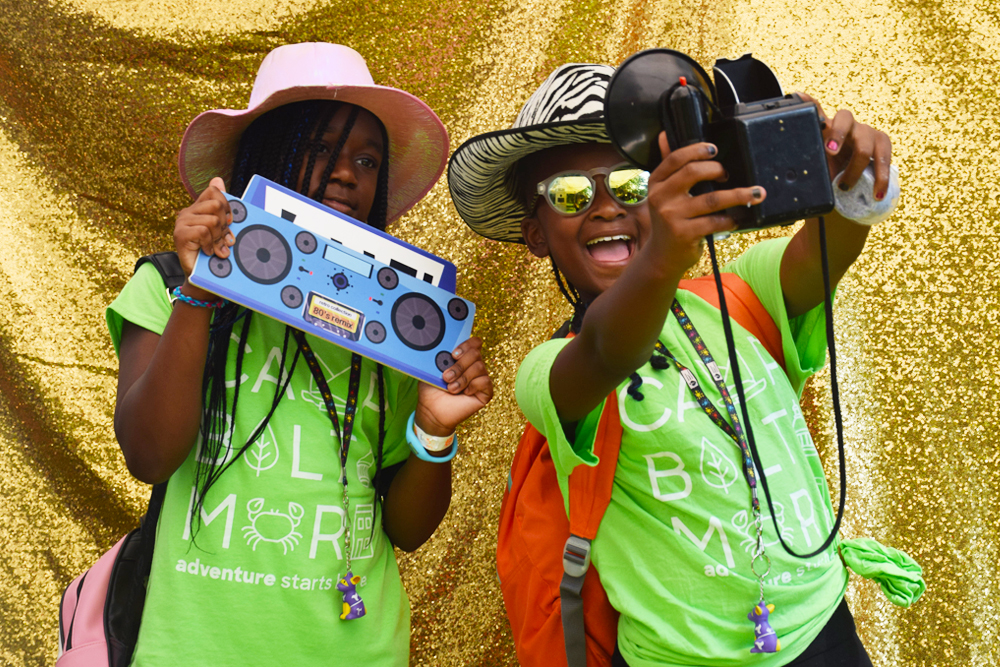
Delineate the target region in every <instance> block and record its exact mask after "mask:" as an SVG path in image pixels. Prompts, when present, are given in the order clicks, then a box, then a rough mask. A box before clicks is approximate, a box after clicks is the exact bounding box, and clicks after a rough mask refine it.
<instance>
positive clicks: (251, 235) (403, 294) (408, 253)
mask: <svg viewBox="0 0 1000 667" xmlns="http://www.w3.org/2000/svg"><path fill="white" fill-rule="evenodd" d="M256 178H257V177H255V180H256ZM279 188H280V186H277V185H275V184H273V183H271V182H270V181H267V180H265V179H260V180H259V181H258V183H257V188H256V190H255V192H253V193H251V189H250V187H248V188H247V193H250V195H251V196H260V195H261V192H262V191H264V190H265V189H268V190H271V189H273V190H274V191H275V192H279V193H280V194H289V193H290V191H288V190H286V189H284V188H280V190H279ZM281 191H284V192H281ZM290 194H292V195H295V193H290ZM226 197H227V198H228V199H229V203H230V207H231V209H232V213H233V222H232V226H231V230H232V232H233V234H234V236H235V237H236V242H235V244H234V245H233V247H232V252H231V254H230V256H229V257H228V258H226V259H223V258H220V257H216V256H214V255H211V256H209V255H206V254H205V253H200V254H199V256H198V260H197V262H196V263H195V268H194V272H193V273H192V274H191V277H190V280H191V282H192V284H194V285H197V286H198V287H201V288H202V289H205V290H208V291H209V292H213V293H215V294H218V295H219V296H222V297H224V298H226V299H229V300H231V301H234V302H236V303H238V304H240V305H242V306H245V307H247V308H249V309H251V310H254V311H256V312H259V313H263V314H264V315H267V316H268V317H271V318H274V319H276V320H278V321H280V322H284V323H285V324H288V325H290V326H293V327H295V328H296V329H301V330H302V331H305V332H307V333H310V334H313V335H314V336H318V337H320V338H323V339H324V340H328V341H330V342H331V343H334V344H336V345H339V346H341V347H344V348H346V349H348V350H350V351H352V352H357V353H358V354H360V355H363V356H365V357H368V358H369V359H372V360H374V361H377V362H379V363H381V364H384V365H386V366H389V367H390V368H394V369H396V370H398V371H401V372H403V373H406V374H407V375H410V376H412V377H415V378H417V379H418V380H422V381H424V382H427V383H429V384H433V385H435V386H438V387H442V388H443V387H446V383H444V382H443V381H442V380H441V374H442V373H443V372H444V371H445V370H446V369H447V368H448V367H450V366H451V365H452V364H453V363H455V360H454V358H453V357H452V356H451V351H452V350H453V349H455V347H456V346H457V345H458V344H459V343H461V342H462V341H464V340H466V339H467V338H469V336H471V335H472V323H473V319H474V317H475V312H476V306H475V304H473V303H472V302H470V301H466V300H465V299H462V298H460V297H458V296H455V294H454V293H453V292H449V291H448V290H446V289H442V288H441V287H437V286H435V285H434V284H432V281H433V280H437V281H438V282H440V283H442V284H448V283H450V284H454V276H455V267H454V265H453V264H451V263H450V262H447V261H446V260H443V259H441V258H439V257H436V256H434V255H432V254H430V253H428V252H426V251H424V250H421V249H419V248H415V247H414V246H411V245H409V244H406V243H403V242H402V241H400V240H398V239H395V238H393V237H391V236H389V235H388V234H381V233H379V234H378V237H379V239H378V243H383V242H384V240H385V239H389V240H391V243H392V247H390V246H383V245H373V242H372V239H371V235H370V234H368V233H367V232H368V230H369V229H370V228H366V229H362V230H361V231H362V232H364V233H357V232H355V231H354V230H352V229H350V228H348V227H347V226H343V221H344V220H346V221H347V222H348V223H349V224H350V225H351V226H353V227H361V223H358V222H357V221H353V220H351V219H350V218H346V216H342V215H339V214H336V212H331V213H332V214H333V215H334V216H335V217H336V218H338V219H339V220H338V221H337V224H339V225H342V226H341V227H340V228H338V230H337V233H338V235H340V236H342V237H344V238H348V237H349V238H350V239H351V240H352V242H354V243H358V242H359V241H358V240H359V239H360V240H361V242H364V243H366V244H368V245H366V246H364V247H366V248H373V249H374V250H376V251H377V252H378V253H379V256H380V257H381V258H385V259H389V260H390V261H389V262H388V263H384V262H382V261H379V260H378V259H375V258H373V257H372V256H371V254H374V253H373V252H371V251H367V252H366V251H362V252H358V251H356V250H354V249H352V248H351V247H349V246H347V244H346V243H341V242H339V241H338V240H333V239H329V238H325V237H323V236H321V235H319V234H317V233H315V232H314V231H310V230H309V229H306V228H304V227H303V226H299V225H298V224H296V223H293V222H291V221H289V220H288V219H287V216H286V218H282V217H279V216H277V215H272V214H271V213H268V212H267V211H265V210H263V209H262V208H259V207H257V206H255V205H253V204H252V203H250V202H249V201H248V199H250V198H251V197H248V196H247V195H246V194H245V195H244V198H243V199H240V198H237V197H233V196H231V195H226ZM294 198H295V200H296V202H297V203H294V204H293V205H294V206H296V212H295V216H296V220H297V221H298V220H299V216H302V215H303V214H305V217H310V216H313V217H314V218H315V217H316V213H315V212H313V211H309V210H308V209H309V208H319V207H320V205H319V204H317V203H316V202H313V201H311V200H307V199H305V198H303V197H301V196H300V195H295V197H294ZM257 201H260V199H258V200H257ZM284 203H285V204H289V203H290V202H288V201H286V202H284ZM304 203H305V206H304V205H303V204H304ZM322 209H323V210H322V211H320V213H324V214H325V213H326V212H328V211H330V209H327V208H326V207H322ZM284 210H285V211H288V208H285V209H284ZM312 226H313V228H315V225H312ZM370 231H371V232H377V230H370ZM397 258H402V259H397ZM393 262H395V264H394V265H393ZM400 265H403V266H405V267H406V269H405V270H403V269H400V268H399V267H400ZM411 271H416V272H418V274H421V276H420V277H415V276H414V275H413V274H412V273H411Z"/></svg>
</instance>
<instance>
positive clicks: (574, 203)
mask: <svg viewBox="0 0 1000 667" xmlns="http://www.w3.org/2000/svg"><path fill="white" fill-rule="evenodd" d="M548 196H549V203H550V204H552V208H554V209H555V210H557V211H559V212H561V213H567V214H573V213H579V212H580V211H582V210H583V209H585V208H587V205H588V204H589V203H590V200H591V198H592V197H593V196H594V182H593V181H591V180H590V179H589V178H588V177H586V176H577V175H568V176H559V177H557V178H555V179H553V180H552V182H551V183H549V194H548Z"/></svg>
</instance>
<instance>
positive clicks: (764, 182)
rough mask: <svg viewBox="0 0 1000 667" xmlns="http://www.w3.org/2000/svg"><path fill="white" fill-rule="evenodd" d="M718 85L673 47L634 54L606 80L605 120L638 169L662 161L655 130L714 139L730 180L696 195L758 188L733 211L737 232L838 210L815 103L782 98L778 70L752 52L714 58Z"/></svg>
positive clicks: (684, 138)
mask: <svg viewBox="0 0 1000 667" xmlns="http://www.w3.org/2000/svg"><path fill="white" fill-rule="evenodd" d="M714 71H715V84H714V85H713V83H712V81H711V80H710V79H709V78H708V74H707V73H706V72H705V70H704V69H702V67H701V66H700V65H699V64H698V63H697V62H695V61H694V60H693V59H692V58H690V57H688V56H687V55H685V54H683V53H680V52H678V51H673V50H670V49H649V50H646V51H640V52H639V53H636V54H633V55H632V56H630V57H629V58H628V59H627V60H625V62H623V63H622V64H621V65H620V66H619V67H618V70H617V72H615V75H614V76H613V77H612V79H611V82H610V84H609V85H608V91H607V96H606V98H605V109H604V111H605V113H604V118H605V123H606V125H607V130H608V136H609V137H610V138H611V143H612V144H613V145H614V146H615V147H616V148H617V149H618V151H619V152H620V153H621V154H622V155H623V156H625V158H626V159H628V161H629V162H631V163H632V164H635V165H637V166H640V167H642V168H643V169H647V170H649V171H652V170H653V169H655V168H656V166H657V165H658V164H659V163H660V160H661V155H660V149H659V144H658V143H657V137H658V136H659V133H660V132H661V131H665V132H666V134H667V140H668V142H669V144H670V149H671V150H677V149H678V148H682V147H684V146H689V145H691V144H694V143H698V142H702V141H708V142H711V143H713V144H715V145H716V146H717V147H718V149H719V153H718V155H717V157H716V158H715V159H716V160H718V161H719V162H721V163H722V165H723V166H724V167H725V168H726V170H727V171H728V172H729V180H728V181H726V182H725V183H705V182H703V183H699V184H698V185H696V186H695V187H694V188H692V190H691V194H693V195H697V194H702V193H704V192H709V191H711V190H713V189H720V190H721V189H726V190H728V189H732V188H740V187H748V186H753V185H760V186H763V187H764V188H765V189H766V190H767V199H765V200H764V201H763V202H762V203H761V204H758V205H756V206H751V207H749V208H746V207H738V208H733V209H730V210H729V211H728V213H730V214H731V215H732V216H733V218H734V219H735V220H736V224H737V227H738V229H737V231H740V232H746V231H752V230H755V229H762V228H765V227H772V226H774V225H787V224H791V223H792V222H795V221H796V220H801V219H803V218H810V217H815V216H818V215H824V214H826V213H829V212H830V211H832V210H833V206H834V198H833V188H832V187H831V185H830V173H829V169H828V168H827V163H826V153H825V152H824V149H823V135H822V130H821V127H820V121H819V113H818V111H817V109H816V106H815V105H813V104H812V103H810V102H806V101H804V100H802V98H800V97H799V96H798V95H795V94H791V95H785V94H784V93H783V92H782V90H781V84H780V83H778V79H777V77H775V75H774V72H772V71H771V69H770V68H769V67H768V66H767V65H765V64H764V63H762V62H760V61H759V60H756V59H754V58H753V57H751V56H750V54H747V55H744V56H743V57H741V58H739V59H738V60H725V59H720V60H717V61H716V62H715V68H714Z"/></svg>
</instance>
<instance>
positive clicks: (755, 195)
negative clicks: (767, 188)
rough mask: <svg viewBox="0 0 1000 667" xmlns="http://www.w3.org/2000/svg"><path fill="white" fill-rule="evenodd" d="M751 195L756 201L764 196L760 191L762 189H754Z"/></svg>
mask: <svg viewBox="0 0 1000 667" xmlns="http://www.w3.org/2000/svg"><path fill="white" fill-rule="evenodd" d="M750 194H751V195H752V196H753V198H754V199H760V198H761V197H762V196H763V193H762V192H761V191H760V188H754V189H753V191H752V192H751V193H750Z"/></svg>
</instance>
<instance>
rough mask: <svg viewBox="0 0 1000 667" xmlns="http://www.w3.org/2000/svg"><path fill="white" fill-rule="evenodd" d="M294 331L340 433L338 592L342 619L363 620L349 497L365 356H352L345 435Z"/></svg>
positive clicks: (329, 395)
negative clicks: (341, 564) (341, 568)
mask: <svg viewBox="0 0 1000 667" xmlns="http://www.w3.org/2000/svg"><path fill="white" fill-rule="evenodd" d="M293 332H294V335H295V341H296V342H297V343H298V344H299V349H301V350H302V356H303V357H304V358H305V360H306V364H308V365H309V371H310V372H311V373H312V376H313V379H315V380H316V385H317V386H318V387H319V391H320V394H321V395H322V396H323V403H324V405H326V412H327V414H328V415H329V416H330V421H331V422H332V423H333V432H334V433H335V434H336V436H337V440H339V441H340V471H341V472H340V481H341V482H342V483H343V485H344V560H345V562H346V566H347V574H345V575H344V577H343V579H340V580H338V581H337V590H339V591H340V592H341V593H343V597H344V606H343V612H342V613H341V615H340V618H341V619H344V620H351V619H354V618H361V617H362V616H364V615H365V604H364V602H363V601H362V600H361V596H360V595H359V594H358V592H357V588H356V587H357V584H358V583H359V582H360V581H361V578H360V577H356V576H354V573H353V572H351V506H350V499H349V498H348V495H347V453H348V450H349V449H350V447H351V433H352V432H353V431H354V417H355V415H356V414H357V407H358V393H359V392H358V388H359V387H360V385H361V355H358V354H352V355H351V379H350V381H349V383H348V389H347V403H346V405H345V406H344V431H343V434H342V433H341V431H340V420H339V419H338V418H337V408H336V406H335V405H334V403H333V393H332V392H331V391H330V386H329V385H328V384H327V382H326V377H324V375H323V370H322V369H321V368H320V367H319V362H318V361H317V360H316V355H315V354H314V353H313V351H312V348H311V347H310V346H309V343H308V342H306V336H305V334H304V333H302V332H301V331H299V330H298V329H293Z"/></svg>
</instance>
